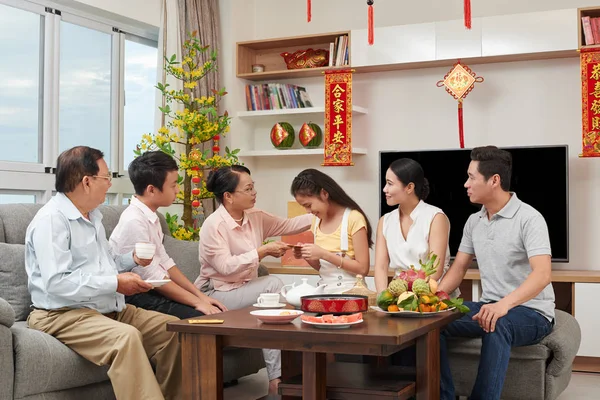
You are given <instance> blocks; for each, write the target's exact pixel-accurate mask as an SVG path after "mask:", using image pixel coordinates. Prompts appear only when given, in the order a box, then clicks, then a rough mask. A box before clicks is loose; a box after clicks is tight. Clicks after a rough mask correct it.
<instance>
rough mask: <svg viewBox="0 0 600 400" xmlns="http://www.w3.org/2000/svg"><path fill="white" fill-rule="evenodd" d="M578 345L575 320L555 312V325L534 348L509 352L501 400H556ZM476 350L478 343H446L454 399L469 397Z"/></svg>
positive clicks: (561, 312) (562, 388)
mask: <svg viewBox="0 0 600 400" xmlns="http://www.w3.org/2000/svg"><path fill="white" fill-rule="evenodd" d="M580 342H581V330H580V328H579V324H578V323H577V320H575V318H573V316H572V315H570V314H567V313H566V312H564V311H559V310H556V324H555V326H554V329H553V330H552V332H551V333H550V334H549V335H548V336H546V337H545V338H544V339H543V340H542V341H541V342H540V343H538V344H536V345H533V346H524V347H516V348H514V349H513V350H512V353H511V356H510V363H509V365H508V372H507V374H506V380H505V381H504V388H503V390H502V399H504V400H523V399H527V400H553V399H556V398H557V397H558V395H560V394H561V393H562V392H563V391H564V390H565V389H566V387H567V386H568V385H569V381H570V380H571V371H572V366H573V359H574V358H575V355H576V354H577V351H578V350H579V344H580ZM480 350H481V339H464V338H460V339H458V338H450V339H448V357H449V359H450V368H451V370H452V377H453V379H454V385H455V388H456V395H457V396H469V395H470V394H471V389H473V385H474V383H475V377H476V376H477V368H478V365H479V354H480Z"/></svg>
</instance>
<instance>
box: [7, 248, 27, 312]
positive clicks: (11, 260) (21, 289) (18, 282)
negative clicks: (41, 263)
mask: <svg viewBox="0 0 600 400" xmlns="http://www.w3.org/2000/svg"><path fill="white" fill-rule="evenodd" d="M0 297H2V298H3V299H4V300H6V301H8V303H9V304H10V305H11V306H12V308H13V309H14V311H15V320H17V321H24V320H26V319H27V316H28V315H29V312H30V306H31V296H30V295H29V290H28V289H27V272H26V271H25V245H23V244H6V243H0Z"/></svg>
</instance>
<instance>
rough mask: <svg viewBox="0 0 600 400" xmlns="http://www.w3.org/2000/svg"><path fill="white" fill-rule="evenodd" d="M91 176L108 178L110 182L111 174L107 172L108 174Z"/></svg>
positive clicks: (93, 176)
mask: <svg viewBox="0 0 600 400" xmlns="http://www.w3.org/2000/svg"><path fill="white" fill-rule="evenodd" d="M92 178H102V179H108V181H109V182H112V179H113V177H112V174H111V173H110V172H109V173H108V175H92Z"/></svg>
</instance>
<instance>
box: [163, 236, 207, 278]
mask: <svg viewBox="0 0 600 400" xmlns="http://www.w3.org/2000/svg"><path fill="white" fill-rule="evenodd" d="M163 244H164V245H165V250H166V251H167V254H168V255H169V256H171V258H172V259H173V261H175V264H176V265H177V267H178V268H179V269H180V270H181V272H183V274H184V275H185V276H186V277H187V278H188V279H189V280H190V281H192V282H194V281H195V280H196V278H197V277H198V275H200V258H199V254H198V252H199V248H198V242H188V241H186V240H177V239H175V238H173V237H171V236H167V235H165V238H164V240H163Z"/></svg>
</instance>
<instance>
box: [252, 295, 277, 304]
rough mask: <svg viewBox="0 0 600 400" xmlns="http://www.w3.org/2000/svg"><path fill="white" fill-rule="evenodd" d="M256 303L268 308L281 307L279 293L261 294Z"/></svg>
mask: <svg viewBox="0 0 600 400" xmlns="http://www.w3.org/2000/svg"><path fill="white" fill-rule="evenodd" d="M256 302H257V303H258V304H260V305H263V306H266V307H275V306H277V305H279V293H261V294H260V296H258V299H257V300H256Z"/></svg>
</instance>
